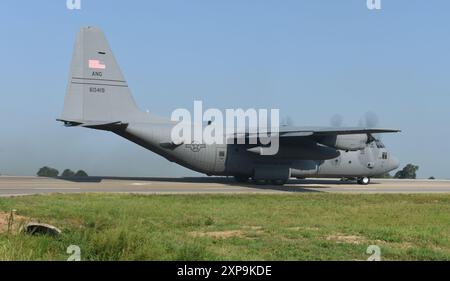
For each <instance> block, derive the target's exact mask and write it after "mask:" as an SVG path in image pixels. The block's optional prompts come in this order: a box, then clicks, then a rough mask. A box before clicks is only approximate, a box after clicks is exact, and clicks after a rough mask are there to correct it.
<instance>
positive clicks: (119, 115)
mask: <svg viewBox="0 0 450 281" xmlns="http://www.w3.org/2000/svg"><path fill="white" fill-rule="evenodd" d="M57 120H58V121H61V122H64V125H65V126H68V127H72V126H78V127H85V128H90V129H97V130H105V131H110V132H113V133H115V134H117V135H119V136H121V137H124V138H126V139H128V140H130V141H132V142H134V143H136V144H138V145H140V146H143V147H144V148H146V149H148V150H150V151H153V152H155V153H157V154H159V155H161V156H163V157H165V158H166V159H168V160H169V161H172V162H176V163H178V164H180V165H182V166H184V167H187V168H189V169H192V170H194V171H197V172H200V173H204V174H207V175H216V176H233V177H234V178H235V179H236V180H237V181H238V182H247V181H249V180H250V179H252V182H253V183H256V184H275V185H283V184H285V183H286V182H287V180H288V179H289V178H291V177H297V178H308V177H336V178H352V179H356V180H357V182H358V183H359V184H369V182H370V178H371V177H373V176H377V175H382V174H385V173H387V172H389V171H391V170H394V169H396V168H397V167H398V165H399V162H398V160H397V159H396V158H394V157H393V156H392V155H391V154H390V153H389V152H388V151H387V150H386V148H385V146H384V145H383V143H382V142H381V141H380V140H379V139H377V138H376V137H374V134H379V133H394V132H399V131H400V130H397V129H382V128H365V127H280V129H279V132H278V133H277V134H278V140H279V149H278V152H277V153H276V154H274V155H264V153H262V151H263V149H264V146H263V145H261V144H259V143H256V144H250V143H245V144H237V143H228V142H226V143H225V144H202V143H195V142H192V143H183V142H174V141H173V140H172V138H171V131H172V129H173V127H174V126H175V125H176V124H177V122H175V121H172V120H171V119H169V118H162V117H158V116H155V115H153V114H151V113H148V112H144V111H141V110H139V109H138V107H137V106H136V104H135V102H134V100H133V98H132V96H131V93H130V90H129V88H128V84H127V82H126V80H125V78H124V76H123V75H122V73H121V71H120V68H119V65H118V64H117V62H116V60H115V58H114V56H113V53H112V51H111V49H110V47H109V44H108V42H107V40H106V38H105V36H104V34H103V32H102V31H101V30H100V29H99V28H96V27H83V28H81V30H80V32H79V34H78V36H77V38H76V43H75V46H74V52H73V57H72V64H71V69H70V77H69V83H68V86H67V92H66V97H65V102H64V110H63V113H62V116H61V118H60V119H57ZM205 126H208V124H207V125H205ZM224 137H225V138H236V135H233V136H224ZM244 137H249V136H248V135H245V136H244Z"/></svg>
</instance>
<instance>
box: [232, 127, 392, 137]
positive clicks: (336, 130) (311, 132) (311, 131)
mask: <svg viewBox="0 0 450 281" xmlns="http://www.w3.org/2000/svg"><path fill="white" fill-rule="evenodd" d="M398 132H401V130H398V129H386V128H364V127H281V128H280V130H279V132H278V133H275V135H276V134H278V135H279V136H280V138H295V137H310V136H335V135H355V134H380V133H398ZM261 133H267V134H269V135H270V134H271V132H270V130H261ZM234 135H235V138H244V137H245V138H252V137H257V136H258V134H255V133H249V132H248V131H247V132H242V133H241V132H238V133H235V134H234Z"/></svg>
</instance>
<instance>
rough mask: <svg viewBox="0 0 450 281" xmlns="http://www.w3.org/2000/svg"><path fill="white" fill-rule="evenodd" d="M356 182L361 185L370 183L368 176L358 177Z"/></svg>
mask: <svg viewBox="0 0 450 281" xmlns="http://www.w3.org/2000/svg"><path fill="white" fill-rule="evenodd" d="M358 183H359V184H362V185H368V184H369V183H370V178H369V177H363V178H358Z"/></svg>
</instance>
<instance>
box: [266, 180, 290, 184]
mask: <svg viewBox="0 0 450 281" xmlns="http://www.w3.org/2000/svg"><path fill="white" fill-rule="evenodd" d="M286 182H287V180H282V179H278V180H271V181H270V183H271V184H273V185H284V184H285V183H286Z"/></svg>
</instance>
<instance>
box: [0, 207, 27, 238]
mask: <svg viewBox="0 0 450 281" xmlns="http://www.w3.org/2000/svg"><path fill="white" fill-rule="evenodd" d="M30 221H31V218H29V217H25V216H20V215H17V214H14V215H13V217H12V218H11V213H4V212H0V234H3V233H7V232H8V229H9V232H10V233H13V234H16V233H18V232H19V231H20V229H21V228H22V227H23V226H24V225H25V224H27V223H28V222H30Z"/></svg>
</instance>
